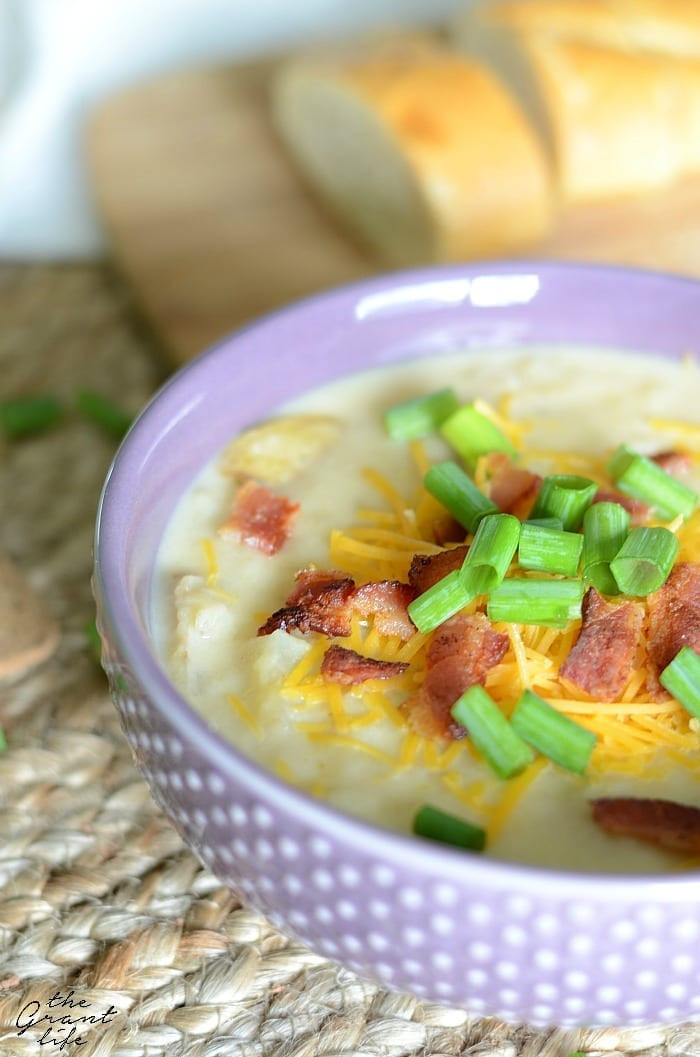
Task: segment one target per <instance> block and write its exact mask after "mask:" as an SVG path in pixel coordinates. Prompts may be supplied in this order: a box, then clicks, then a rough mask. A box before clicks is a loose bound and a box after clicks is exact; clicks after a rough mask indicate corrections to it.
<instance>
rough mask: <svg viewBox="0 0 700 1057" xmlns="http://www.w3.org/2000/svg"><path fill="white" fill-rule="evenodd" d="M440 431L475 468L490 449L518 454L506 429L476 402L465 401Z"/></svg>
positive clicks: (472, 468) (447, 419)
mask: <svg viewBox="0 0 700 1057" xmlns="http://www.w3.org/2000/svg"><path fill="white" fill-rule="evenodd" d="M440 432H441V433H442V435H443V437H444V438H445V440H446V441H447V442H448V443H449V444H450V445H451V446H452V447H453V448H454V450H455V451H456V452H457V454H458V455H459V456H460V458H462V459H463V460H464V462H465V463H466V464H467V466H468V467H469V469H470V470H472V471H473V470H474V469H475V467H476V464H477V461H478V460H479V458H480V457H481V456H482V455H488V454H489V452H492V451H503V452H506V453H507V454H508V455H510V456H511V457H515V456H516V455H517V451H516V449H515V448H514V447H513V445H512V444H511V442H510V441H509V440H508V438H507V437H506V435H505V433H504V432H503V431H502V430H501V429H499V428H498V426H497V425H496V424H495V422H493V421H492V420H491V419H490V418H489V417H488V415H485V414H483V412H481V411H479V410H478V408H477V407H476V406H475V405H474V404H473V403H471V404H464V405H463V406H462V407H460V408H458V409H457V411H454V412H453V413H452V414H451V415H450V416H449V417H448V418H446V419H445V421H444V422H443V423H442V426H441V427H440Z"/></svg>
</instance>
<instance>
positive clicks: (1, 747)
mask: <svg viewBox="0 0 700 1057" xmlns="http://www.w3.org/2000/svg"><path fill="white" fill-rule="evenodd" d="M6 748H7V739H6V738H5V731H4V730H3V729H2V727H0V752H4V751H5V749H6Z"/></svg>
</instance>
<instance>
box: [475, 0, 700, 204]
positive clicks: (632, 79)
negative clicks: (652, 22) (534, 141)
mask: <svg viewBox="0 0 700 1057" xmlns="http://www.w3.org/2000/svg"><path fill="white" fill-rule="evenodd" d="M641 6H642V8H644V7H646V6H648V5H646V4H642V5H641ZM530 7H532V8H533V9H534V14H531V15H530V16H529V17H526V16H525V13H524V12H521V11H520V9H521V8H528V9H529V8H530ZM612 7H615V9H616V10H621V9H622V8H623V7H626V4H625V3H622V2H618V3H617V4H614V5H613V4H612V3H607V4H605V3H603V2H602V0H581V2H580V3H578V2H574V3H572V2H570V0H569V2H567V0H528V2H527V3H522V4H521V3H518V2H517V0H516V2H514V3H498V2H497V0H495V2H494V3H492V4H479V5H478V11H474V12H472V14H471V15H470V16H469V17H466V18H462V19H461V21H460V23H459V24H458V26H457V29H456V41H457V43H458V44H459V45H460V46H462V47H463V48H464V49H465V51H466V52H467V53H468V54H469V55H475V54H479V55H480V56H481V57H482V58H483V59H484V61H487V62H488V63H489V65H490V66H491V68H492V69H494V71H496V72H497V73H498V74H499V76H501V77H502V78H503V80H504V82H505V83H506V84H508V86H509V87H510V89H511V91H512V92H513V93H514V94H515V95H516V97H517V98H518V99H519V100H520V102H521V104H522V105H523V106H524V107H525V109H526V111H527V113H528V115H529V117H530V120H531V121H532V123H533V125H534V126H535V127H536V128H537V129H538V131H539V133H540V135H541V136H542V139H543V141H544V143H545V144H546V147H547V149H548V151H549V153H550V156H551V159H552V164H553V167H554V170H555V173H556V180H557V186H558V191H559V196H560V199H561V201H562V202H563V203H564V204H566V203H570V202H579V201H597V200H601V199H610V198H615V197H619V196H629V195H634V194H638V193H640V192H647V191H652V190H657V189H661V188H666V187H668V186H670V185H671V184H673V183H674V182H675V181H676V180H678V179H679V178H680V177H682V176H685V175H688V174H689V173H692V172H697V171H698V169H699V167H700V58H692V57H687V56H678V55H676V54H671V53H668V52H662V51H652V50H649V49H648V48H646V47H640V48H639V49H638V50H634V49H633V47H632V35H631V34H627V36H626V37H625V40H624V43H625V46H624V47H622V46H620V47H613V46H611V45H610V44H603V43H600V41H601V40H602V39H603V36H604V34H603V32H602V27H604V26H606V25H608V23H609V18H608V15H607V14H606V16H605V18H600V19H598V21H596V18H595V17H592V18H591V20H590V22H586V20H585V18H582V13H583V10H584V9H585V10H589V11H590V12H591V13H592V14H594V13H595V12H597V13H598V14H599V15H600V13H601V12H602V11H606V12H608V13H609V10H610V9H611V8H612ZM547 10H550V11H552V12H554V14H553V17H552V21H551V23H545V22H544V14H545V12H546V11H547ZM698 11H699V13H700V5H699V9H698ZM574 12H575V13H576V15H575V16H574ZM538 13H539V15H540V16H542V21H540V19H539V18H538V17H536V15H537V14H538ZM632 24H635V25H636V23H632V22H630V25H632ZM625 25H626V24H625V23H624V22H623V20H622V19H621V18H620V17H616V21H615V28H616V30H617V32H618V41H619V42H620V43H621V42H622V39H623V36H624V34H623V32H622V30H623V26H625ZM596 26H597V27H598V30H599V32H598V33H597V37H598V41H595V40H594V38H595V36H596V34H595V33H594V27H596ZM584 27H587V32H584ZM628 28H629V27H628ZM567 34H571V35H570V36H569V35H567ZM609 39H610V41H611V42H612V41H613V39H614V37H613V35H612V34H610V37H609ZM638 42H639V41H638Z"/></svg>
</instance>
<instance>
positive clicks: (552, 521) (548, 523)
mask: <svg viewBox="0 0 700 1057" xmlns="http://www.w3.org/2000/svg"><path fill="white" fill-rule="evenodd" d="M525 524H526V525H541V526H542V528H552V529H563V527H564V526H563V525H562V523H561V518H560V517H529V518H528V519H527V521H526V522H525Z"/></svg>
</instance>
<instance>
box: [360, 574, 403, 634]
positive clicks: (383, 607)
mask: <svg viewBox="0 0 700 1057" xmlns="http://www.w3.org/2000/svg"><path fill="white" fill-rule="evenodd" d="M415 597H416V591H415V588H413V587H412V586H411V585H410V584H404V583H402V582H401V581H400V580H377V581H374V582H372V583H367V584H363V585H362V586H361V587H358V588H356V590H355V594H354V596H353V600H352V603H353V606H354V608H355V609H356V610H357V612H358V613H359V614H360V616H363V617H366V616H370V615H373V616H374V626H375V628H376V629H377V631H379V632H380V633H381V634H382V635H398V636H399V638H401V639H403V640H404V641H406V640H407V639H410V638H411V636H412V635H414V634H415V630H416V626H415V624H414V623H413V621H412V620H411V618H410V617H409V615H408V606H409V604H410V603H411V602H412V601H413V599H414V598H415Z"/></svg>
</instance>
